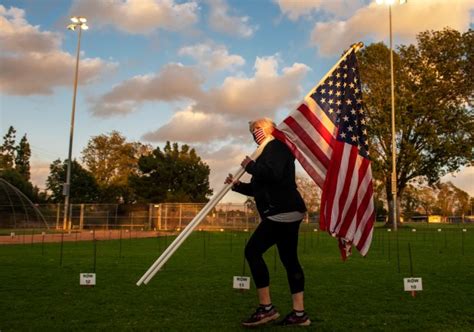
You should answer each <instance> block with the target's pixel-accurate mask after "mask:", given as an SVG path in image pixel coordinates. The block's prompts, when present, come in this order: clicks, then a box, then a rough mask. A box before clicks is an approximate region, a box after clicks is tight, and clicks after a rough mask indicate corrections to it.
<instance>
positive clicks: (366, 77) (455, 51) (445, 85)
mask: <svg viewBox="0 0 474 332" xmlns="http://www.w3.org/2000/svg"><path fill="white" fill-rule="evenodd" d="M473 39H474V34H473V32H472V30H469V31H468V32H466V33H464V34H461V33H459V32H458V31H455V30H452V29H445V30H442V31H427V32H423V33H420V34H419V35H418V37H417V45H408V46H403V45H402V46H401V47H399V49H398V53H397V52H394V67H395V78H396V85H395V87H396V90H395V98H396V129H397V135H396V144H397V150H398V152H397V159H396V163H397V164H396V165H397V179H396V181H397V196H398V198H399V199H400V198H402V197H403V194H404V191H405V189H406V187H407V184H408V183H409V181H411V180H413V179H416V178H419V177H421V178H424V179H426V180H427V182H428V184H430V185H431V184H434V183H436V182H437V181H438V180H439V179H440V177H442V176H443V175H445V174H447V173H450V172H454V171H457V170H458V169H459V168H460V167H461V166H463V165H467V164H469V163H470V161H471V158H472V149H473V147H474V109H473V100H474V83H473V82H474V80H473V77H474V75H473V68H474V42H473ZM359 59H360V71H361V81H362V83H363V87H362V88H363V92H364V103H365V107H364V109H365V111H366V112H367V116H368V123H369V126H368V129H369V136H370V139H371V143H372V146H371V151H370V152H371V155H372V161H373V162H372V167H373V171H374V177H375V178H376V179H378V180H381V181H383V182H384V184H385V190H386V195H387V199H388V202H389V204H388V206H389V208H390V212H389V215H390V218H391V217H392V216H393V212H392V211H393V210H392V208H393V205H392V200H393V197H392V193H391V172H392V158H391V150H392V147H391V127H390V126H389V125H388V124H390V123H391V103H390V101H391V98H390V70H389V50H388V49H387V47H386V46H385V45H383V44H381V43H378V44H372V45H370V46H368V47H367V48H366V49H365V50H363V51H361V54H360V56H359ZM399 203H400V200H398V202H397V206H398V207H399ZM392 221H393V220H392Z"/></svg>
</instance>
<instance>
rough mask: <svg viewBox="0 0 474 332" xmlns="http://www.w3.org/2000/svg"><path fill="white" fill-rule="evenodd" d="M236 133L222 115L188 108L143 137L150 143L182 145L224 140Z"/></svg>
mask: <svg viewBox="0 0 474 332" xmlns="http://www.w3.org/2000/svg"><path fill="white" fill-rule="evenodd" d="M237 133H238V128H237V127H233V125H232V123H231V122H229V121H227V119H226V118H225V117H224V116H223V115H219V114H206V113H202V112H198V111H194V110H193V109H192V107H188V108H186V109H185V110H183V111H179V112H176V113H175V114H174V115H173V117H172V118H171V120H170V121H169V122H168V123H167V124H165V125H163V126H161V127H160V128H159V129H157V130H156V131H153V132H149V133H146V134H145V135H143V139H145V140H147V141H151V142H164V141H179V142H184V143H197V142H209V141H213V140H225V139H227V138H229V137H230V136H233V135H235V134H237Z"/></svg>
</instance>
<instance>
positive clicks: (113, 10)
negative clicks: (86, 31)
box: [70, 0, 199, 34]
mask: <svg viewBox="0 0 474 332" xmlns="http://www.w3.org/2000/svg"><path fill="white" fill-rule="evenodd" d="M198 11H199V7H198V5H197V3H196V2H195V1H190V2H184V3H176V2H175V1H174V0H109V1H96V0H75V1H74V3H73V5H72V7H71V9H70V13H71V15H81V16H85V17H87V19H88V20H89V22H90V24H91V25H92V26H105V25H110V26H113V27H116V28H117V29H119V30H122V31H125V32H127V33H131V34H146V33H150V32H153V31H154V30H156V29H167V30H183V29H186V28H188V27H189V26H191V25H193V24H195V23H196V22H197V20H198Z"/></svg>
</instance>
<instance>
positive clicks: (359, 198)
mask: <svg viewBox="0 0 474 332" xmlns="http://www.w3.org/2000/svg"><path fill="white" fill-rule="evenodd" d="M357 172H358V171H357ZM371 180H372V174H370V167H368V168H367V170H366V171H365V174H364V178H363V179H362V182H361V184H360V186H359V188H358V195H357V210H359V207H360V204H362V201H363V199H364V196H365V193H366V192H367V189H368V187H369V184H370V183H371ZM370 199H372V197H371V198H370ZM366 213H367V209H366V210H365V213H364V215H363V217H362V220H364V218H368V216H367V217H366ZM369 216H370V215H369ZM354 218H357V212H356V214H355V215H354ZM366 223H367V222H365V223H363V222H362V221H361V222H360V223H359V227H357V229H355V227H351V228H350V231H348V232H347V237H348V238H354V241H355V242H357V243H358V242H359V240H356V239H355V234H354V233H355V232H359V233H360V234H359V239H360V236H361V235H362V233H363V232H364V228H365V224H366ZM355 224H356V223H354V226H355Z"/></svg>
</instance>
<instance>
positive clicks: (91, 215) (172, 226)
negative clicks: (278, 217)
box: [0, 203, 259, 231]
mask: <svg viewBox="0 0 474 332" xmlns="http://www.w3.org/2000/svg"><path fill="white" fill-rule="evenodd" d="M204 205H205V203H162V204H72V205H71V208H70V214H69V218H68V221H67V222H66V225H65V224H64V219H65V218H64V205H63V204H40V205H35V208H36V209H37V210H38V211H39V212H40V214H41V216H39V215H38V214H35V215H33V214H32V213H31V211H27V210H25V209H23V207H22V206H19V207H11V206H9V207H8V208H7V207H5V209H0V212H1V213H0V228H49V229H63V228H66V229H70V230H83V229H98V230H100V229H102V230H117V229H129V230H144V231H147V230H154V231H161V230H163V231H175V230H177V231H179V230H181V229H183V228H184V227H186V225H187V224H189V223H190V222H191V220H192V219H193V218H194V217H195V216H196V215H197V214H198V213H199V211H201V209H202V208H203V207H204ZM12 211H13V212H12ZM258 221H259V217H258V213H257V212H256V211H254V210H253V209H251V208H249V207H248V206H246V205H245V204H235V203H221V204H218V205H217V206H216V207H215V208H214V209H213V210H212V211H211V212H210V213H209V214H208V215H207V216H206V218H205V219H204V220H203V221H202V222H201V223H200V224H199V226H198V229H199V228H200V229H206V230H213V229H235V230H239V229H240V230H243V229H249V228H254V227H255V226H256V224H257V223H258Z"/></svg>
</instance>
